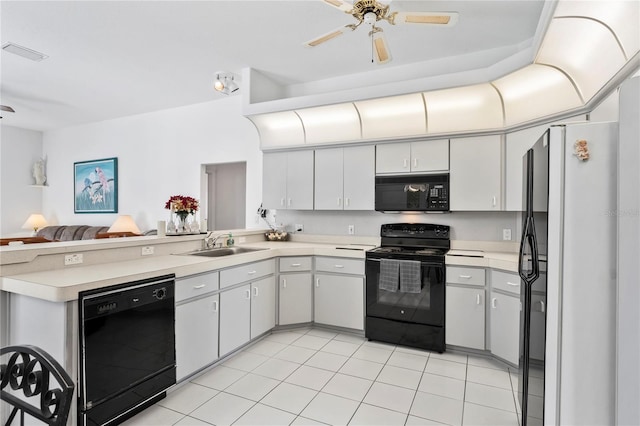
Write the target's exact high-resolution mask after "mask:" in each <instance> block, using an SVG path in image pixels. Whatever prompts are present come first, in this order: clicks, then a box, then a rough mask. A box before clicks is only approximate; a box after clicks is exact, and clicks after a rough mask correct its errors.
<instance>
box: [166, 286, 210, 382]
mask: <svg viewBox="0 0 640 426" xmlns="http://www.w3.org/2000/svg"><path fill="white" fill-rule="evenodd" d="M219 301H220V297H219V296H218V295H217V294H214V295H211V296H207V297H204V298H202V299H196V300H193V301H189V302H186V303H183V304H181V305H178V306H176V375H177V379H178V380H182V379H183V378H185V377H186V376H188V375H190V374H192V373H194V372H196V371H198V370H200V369H201V368H203V367H206V366H207V365H209V364H211V363H213V362H214V361H215V360H216V359H218V312H219V306H220V304H219Z"/></svg>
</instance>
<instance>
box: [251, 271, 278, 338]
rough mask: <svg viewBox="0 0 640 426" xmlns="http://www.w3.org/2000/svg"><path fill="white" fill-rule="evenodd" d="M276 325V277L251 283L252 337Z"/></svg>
mask: <svg viewBox="0 0 640 426" xmlns="http://www.w3.org/2000/svg"><path fill="white" fill-rule="evenodd" d="M275 326H276V281H275V277H273V276H271V277H267V278H263V279H261V280H259V281H256V282H253V283H251V333H250V337H251V339H253V338H255V337H258V336H259V335H261V334H262V333H265V332H267V331H269V330H271V329H272V328H273V327H275Z"/></svg>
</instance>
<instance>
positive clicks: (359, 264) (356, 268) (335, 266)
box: [316, 257, 364, 275]
mask: <svg viewBox="0 0 640 426" xmlns="http://www.w3.org/2000/svg"><path fill="white" fill-rule="evenodd" d="M316 271H318V272H336V273H340V274H353V275H364V260H359V259H344V258H340V257H316Z"/></svg>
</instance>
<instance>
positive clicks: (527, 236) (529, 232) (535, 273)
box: [518, 217, 540, 286]
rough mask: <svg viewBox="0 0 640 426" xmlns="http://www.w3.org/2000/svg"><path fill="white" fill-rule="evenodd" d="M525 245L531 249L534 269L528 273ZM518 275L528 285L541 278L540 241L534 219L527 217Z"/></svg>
mask: <svg viewBox="0 0 640 426" xmlns="http://www.w3.org/2000/svg"><path fill="white" fill-rule="evenodd" d="M525 245H529V247H530V248H531V263H532V265H531V266H532V269H531V272H530V273H528V272H527V271H525V270H524V267H523V265H524V262H525V259H524V249H525ZM518 274H519V275H520V278H522V280H523V281H524V282H525V283H526V284H527V285H529V286H530V285H532V284H533V282H534V281H535V280H537V279H538V277H539V276H540V265H539V263H538V241H537V240H536V232H535V224H534V221H533V217H527V219H526V220H525V225H524V229H523V230H522V240H521V241H520V258H519V259H518Z"/></svg>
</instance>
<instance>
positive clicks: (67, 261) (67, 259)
mask: <svg viewBox="0 0 640 426" xmlns="http://www.w3.org/2000/svg"><path fill="white" fill-rule="evenodd" d="M82 262H83V260H82V253H75V254H65V256H64V265H65V266H68V265H79V264H81V263H82Z"/></svg>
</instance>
